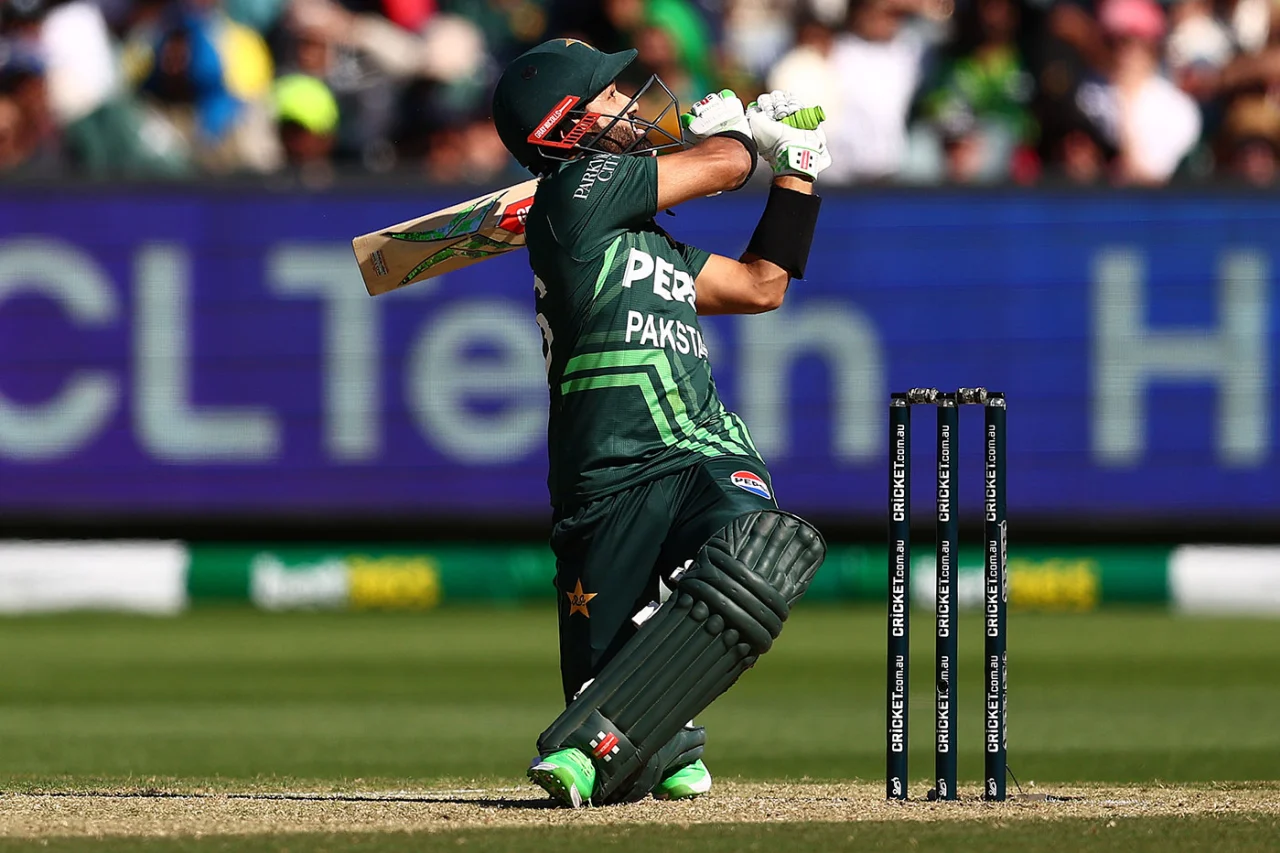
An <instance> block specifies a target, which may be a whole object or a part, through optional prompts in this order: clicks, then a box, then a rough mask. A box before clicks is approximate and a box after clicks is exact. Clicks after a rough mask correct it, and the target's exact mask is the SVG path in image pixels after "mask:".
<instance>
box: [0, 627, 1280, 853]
mask: <svg viewBox="0 0 1280 853" xmlns="http://www.w3.org/2000/svg"><path fill="white" fill-rule="evenodd" d="M929 616H930V614H928V613H923V612H922V613H919V614H918V615H917V617H916V622H915V625H916V634H915V637H914V640H915V642H914V648H913V661H912V664H913V667H914V669H913V674H914V676H915V677H914V678H913V681H914V685H913V687H914V689H913V691H912V700H913V708H914V711H913V714H912V717H911V725H912V731H913V736H912V747H913V749H912V753H911V770H912V776H913V779H915V780H916V785H915V787H916V788H918V789H919V790H918V791H915V790H913V793H921V794H922V793H923V791H924V789H925V787H927V776H928V774H929V773H930V771H931V768H932V751H931V750H932V745H931V733H932V718H931V712H932V689H931V672H932V636H931V634H930V630H931V620H930V618H929ZM979 632H980V625H979V623H978V620H977V617H976V616H967V617H965V618H964V619H963V620H962V622H961V635H960V644H961V668H960V670H959V673H958V676H957V684H958V690H959V703H960V730H959V733H958V743H959V745H960V756H959V760H960V773H961V779H962V786H961V787H962V791H963V790H965V789H966V788H968V789H969V792H970V793H976V790H977V780H978V777H979V775H980V773H981V760H982V759H981V752H980V746H981V732H980V723H981V693H982V688H981V676H982V672H981V664H980V653H981V636H980V633H979ZM884 646H885V639H884V616H883V613H882V611H881V610H880V609H848V608H837V607H822V606H812V607H808V608H806V607H804V606H803V605H801V607H800V608H799V609H798V611H797V613H796V614H795V616H794V617H793V619H792V621H791V622H790V623H789V624H788V629H787V631H786V632H785V633H784V635H783V637H782V639H781V640H780V641H779V643H778V645H777V647H776V648H775V650H774V651H773V652H771V653H770V654H769V655H767V656H766V657H764V658H763V659H762V660H761V662H760V663H759V664H758V665H757V667H756V668H755V670H753V671H752V672H751V673H749V674H748V675H747V676H745V677H744V678H743V680H742V681H741V682H740V683H739V684H738V685H737V686H736V687H735V688H734V689H733V690H732V691H731V692H730V693H729V694H728V695H726V696H725V697H723V698H722V699H721V700H720V701H719V702H718V703H717V704H716V705H715V706H714V707H713V708H712V709H710V710H709V711H708V712H707V713H706V714H705V715H704V716H703V717H702V718H700V722H703V723H705V724H706V725H707V727H708V735H709V745H708V754H707V760H708V764H709V765H710V766H711V768H712V770H713V772H714V773H716V774H717V776H718V777H721V778H738V779H742V780H818V781H821V780H830V781H841V780H864V781H875V780H879V779H881V778H882V776H883V772H884V734H883V729H884V722H883V721H884V709H883V704H884V681H885V670H884ZM1278 651H1280V620H1270V621H1268V620H1258V619H1235V620H1226V619H1206V618H1186V617H1183V618H1179V617H1174V616H1171V615H1168V614H1165V613H1163V612H1156V611H1106V612H1102V613H1097V614H1089V615H1079V614H1070V615H1068V614H1063V615H1033V614H1024V613H1013V614H1012V615H1011V617H1010V638H1009V696H1010V698H1009V727H1010V731H1009V755H1010V765H1011V768H1012V769H1013V771H1014V772H1015V773H1016V774H1017V776H1018V778H1019V780H1020V781H1021V783H1022V785H1023V787H1024V788H1030V787H1031V786H1032V785H1033V784H1034V786H1035V789H1036V790H1039V791H1045V790H1050V791H1051V790H1053V786H1054V785H1055V784H1059V785H1067V784H1070V783H1078V782H1089V783H1104V784H1117V785H1119V784H1122V783H1135V782H1145V783H1152V782H1155V783H1161V784H1166V785H1170V784H1187V785H1191V786H1203V785H1208V784H1210V783H1221V782H1249V781H1255V780H1273V779H1277V778H1280V770H1278V768H1280V725H1277V722H1278V721H1280V717H1277V713H1278V712H1277V709H1278V708H1280V679H1278V678H1277V677H1276V672H1277V669H1276V666H1277V664H1276V661H1277V652H1278ZM559 706H560V699H559V679H558V675H557V671H556V655H555V617H554V614H553V613H552V612H551V611H550V610H549V609H545V610H544V609H534V610H525V609H483V610H479V609H478V610H456V609H446V610H440V611H436V612H433V613H428V614H265V613H259V612H253V611H248V610H197V611H194V612H192V613H190V614H188V615H185V616H182V617H179V618H174V619H150V618H142V617H123V616H85V615H76V616H57V617H33V618H21V619H9V620H0V733H3V753H2V755H0V790H3V791H5V792H9V793H10V794H13V793H15V792H16V793H24V792H25V793H31V792H67V791H84V790H110V791H117V790H124V791H139V790H145V789H157V790H162V791H165V792H179V793H180V792H197V791H204V792H209V791H212V792H245V791H255V792H281V791H309V792H335V791H338V792H340V791H400V790H411V791H430V790H438V789H442V788H449V787H487V788H503V787H516V786H520V785H522V784H523V776H522V771H523V769H524V767H525V766H526V764H527V762H528V759H529V758H530V757H531V756H532V754H533V750H532V744H533V741H534V739H535V738H536V736H537V734H538V732H539V731H540V730H541V729H542V728H543V727H544V726H545V725H546V724H547V723H548V722H549V721H550V720H551V719H552V718H553V717H554V715H555V714H556V712H557V711H558V709H559ZM1011 790H1012V785H1011ZM2 810H3V805H2V803H0V815H2ZM1150 820H1151V821H1153V822H1152V823H1151V825H1150V826H1147V827H1143V828H1139V827H1138V824H1139V823H1142V822H1143V821H1142V820H1135V821H1134V822H1133V823H1132V824H1130V822H1128V821H1126V822H1125V824H1124V827H1122V828H1121V831H1120V832H1114V833H1111V834H1110V837H1112V838H1119V837H1120V836H1121V835H1123V834H1124V833H1125V832H1128V831H1129V830H1133V833H1134V837H1133V839H1131V842H1132V843H1129V842H1119V841H1117V844H1118V845H1119V846H1115V847H1106V846H1103V847H1093V846H1089V847H1087V848H1086V847H1079V848H1076V847H1072V846H1070V839H1071V838H1074V837H1076V836H1075V834H1074V833H1075V830H1074V829H1073V830H1070V831H1065V834H1062V835H1060V836H1058V837H1053V835H1050V834H1045V835H1044V837H1045V839H1046V840H1053V841H1055V844H1057V846H1055V847H1054V849H1126V850H1145V849H1152V850H1155V849H1161V850H1168V849H1174V848H1173V847H1171V846H1170V840H1171V839H1177V838H1194V837H1197V833H1199V832H1201V831H1204V832H1206V833H1209V835H1208V836H1206V837H1212V838H1215V839H1217V842H1218V843H1217V846H1216V847H1215V849H1242V850H1244V849H1267V848H1263V847H1257V848H1254V847H1250V846H1249V842H1250V839H1251V838H1252V837H1254V835H1256V834H1257V833H1260V832H1269V835H1267V836H1258V837H1260V838H1261V837H1268V838H1270V840H1271V842H1274V840H1275V838H1276V837H1278V836H1277V823H1276V821H1275V819H1274V818H1272V819H1270V822H1269V823H1268V822H1267V820H1262V821H1261V822H1259V821H1247V820H1241V821H1235V820H1214V819H1207V820H1206V819H1204V818H1196V817H1188V818H1175V817H1160V818H1154V817H1153V818H1151V819H1150ZM1170 821H1173V823H1170ZM1178 821H1182V824H1178V823H1177V822H1178ZM804 826H805V827H806V829H805V830H804V831H803V832H801V831H799V830H797V831H796V832H794V833H790V832H788V833H783V834H781V835H779V836H778V843H777V844H776V845H774V844H769V845H766V846H765V847H764V848H761V849H769V850H779V851H786V850H792V849H794V850H800V849H806V850H808V849H813V848H815V847H817V848H821V847H824V846H826V845H827V844H829V843H830V844H834V843H835V842H834V841H832V839H834V838H836V836H839V837H840V838H843V837H845V835H841V833H845V834H846V835H847V832H846V830H847V829H848V827H847V826H845V825H843V824H832V825H829V826H828V825H820V824H805V825H804ZM948 826H951V827H952V830H951V831H952V832H954V833H956V834H955V835H953V836H952V835H947V833H948V830H947V827H948ZM1037 826H1038V827H1039V832H1040V834H1044V833H1043V825H1035V826H1032V827H1031V828H1032V829H1035V828H1036V827H1037ZM824 827H827V828H824ZM1197 827H1202V828H1197ZM892 829H893V825H892V824H890V825H889V826H888V829H886V831H890V830H892ZM1079 829H1080V832H1079V833H1078V834H1079V835H1080V837H1081V838H1092V840H1093V841H1098V842H1100V841H1101V840H1100V839H1097V838H1093V837H1092V836H1090V835H1089V834H1088V832H1086V830H1087V829H1088V827H1087V826H1082V827H1079ZM915 830H916V831H918V832H919V833H921V835H920V839H921V841H922V842H923V841H925V840H927V839H930V838H936V840H937V842H938V843H939V844H943V845H944V846H949V847H951V848H952V849H969V847H968V846H967V845H968V842H967V841H965V838H967V837H968V836H967V833H970V832H974V831H976V830H975V827H974V826H971V825H968V824H963V823H958V824H954V825H952V824H945V823H940V824H928V825H923V826H916V827H915ZM542 831H543V832H547V833H558V832H570V833H572V832H574V831H575V830H573V829H572V828H570V829H564V828H548V827H544V828H543V830H542ZM577 831H578V832H580V833H582V835H581V839H583V840H585V839H587V838H588V834H589V833H590V832H595V831H597V830H595V829H591V830H588V829H587V828H582V829H580V830H577ZM699 831H706V832H707V833H708V841H707V844H704V845H701V846H700V849H708V850H719V849H744V848H738V847H734V846H733V845H732V838H734V837H736V835H735V833H736V832H738V831H742V832H745V833H746V834H745V835H743V836H742V843H743V845H744V846H745V845H747V844H749V843H753V842H754V841H758V840H760V838H763V836H761V835H759V832H760V830H758V829H753V828H751V827H745V829H743V828H741V827H740V828H739V829H725V828H722V827H703V828H702V830H699ZM1011 831H1013V830H1011ZM1023 831H1031V830H1030V829H1026V828H1022V829H1018V830H1017V832H1023ZM465 832H466V833H471V834H470V835H466V836H465V837H464V836H461V835H460V836H458V838H457V839H455V841H456V840H458V839H461V840H464V841H468V842H469V843H468V847H469V848H471V849H492V850H506V849H515V844H516V842H515V840H514V836H511V832H510V831H508V830H491V831H488V832H487V833H486V832H482V831H477V830H470V829H469V830H465ZM477 832H478V833H479V834H475V833H477ZM654 832H658V830H654ZM809 832H812V833H819V834H821V833H834V835H830V836H825V835H824V836H822V837H823V838H826V839H827V841H825V842H824V841H821V840H820V839H818V838H817V837H816V836H815V837H812V838H809V840H808V841H805V840H804V839H805V838H806V837H807V836H806V833H809ZM637 833H639V835H637ZM936 833H942V835H936ZM1054 835H1056V833H1055V834H1054ZM1104 835H1105V834H1104ZM56 836H57V833H56V832H54V831H52V830H51V832H50V838H47V839H45V840H47V841H49V842H50V846H48V847H47V848H46V847H42V848H41V849H50V850H54V849H81V847H80V846H78V845H81V844H85V843H90V842H84V841H81V840H77V839H59V838H56ZM509 836H511V837H509ZM642 836H643V830H641V829H638V828H636V827H632V828H630V829H628V830H627V833H626V837H627V838H631V839H632V840H633V841H634V846H627V845H628V844H631V843H632V842H625V839H623V841H618V842H617V843H618V844H620V845H621V846H616V847H615V846H614V842H612V841H611V842H609V843H607V844H606V843H600V844H596V845H595V847H601V846H603V847H605V848H606V849H619V850H628V849H646V847H645V844H648V843H654V844H656V843H659V841H660V839H659V838H657V837H656V836H655V837H652V838H649V839H648V840H647V841H646V840H645V839H644V838H643V837H642ZM433 837H435V838H436V839H437V840H440V837H439V836H433ZM621 837H622V836H619V838H621ZM1037 837H1038V836H1037ZM947 838H950V839H951V840H950V841H947ZM1142 838H1146V839H1149V840H1150V841H1151V843H1150V844H1149V845H1148V844H1146V842H1142V841H1141V840H1140V839H1142ZM406 839H407V840H406ZM486 839H487V840H486ZM636 839H639V840H636ZM1232 839H1235V841H1232ZM311 840H312V841H313V842H314V843H315V845H317V846H314V847H309V846H305V845H304V846H303V847H299V845H298V843H297V841H296V839H295V841H294V842H293V843H292V844H290V843H288V840H287V837H286V836H280V837H278V838H273V837H269V836H262V837H257V838H256V839H255V840H254V841H253V842H252V843H250V842H249V840H248V839H247V838H241V839H237V840H235V842H234V843H231V842H226V843H227V844H229V845H230V846H219V844H222V843H223V842H224V841H225V839H223V840H222V841H220V840H219V839H218V838H205V839H199V840H198V839H187V840H185V841H181V840H173V839H169V840H165V839H153V840H151V841H148V842H147V843H145V844H143V843H142V842H137V844H136V845H135V846H134V847H132V848H128V849H138V850H162V849H163V850H169V849H175V850H176V849H193V850H222V849H228V850H229V849H238V850H259V849H261V850H268V849H270V850H275V849H325V850H384V849H385V850H399V849H406V850H407V849H411V848H412V849H427V847H426V846H425V845H426V843H427V839H426V838H425V837H424V836H422V835H421V834H420V833H419V834H413V835H408V836H405V835H387V834H381V835H374V836H365V835H359V834H340V835H332V836H329V835H316V836H312V837H311ZM547 840H548V842H550V840H551V838H550V837H548V839H547ZM135 841H136V839H135ZM624 842H625V843H624ZM722 842H723V843H726V844H729V845H730V846H729V847H723V846H719V847H718V846H714V844H719V843H722ZM863 842H865V843H863ZM1059 842H1060V843H1059ZM1229 842H1230V843H1229ZM1237 842H1238V845H1237V846H1230V844H1231V843H1237ZM14 843H17V842H15V841H14V840H12V839H10V840H8V841H5V840H4V839H0V850H8V849H19V848H17V847H11V846H5V845H6V844H14ZM92 843H95V844H96V843H99V842H92ZM121 843H123V842H121ZM663 843H665V842H663ZM875 843H877V842H875V840H874V836H867V837H865V838H861V839H859V843H858V846H859V847H860V848H861V849H878V848H877V847H876V846H875ZM166 844H172V845H176V846H165V845H166ZM58 845H62V846H58ZM183 845H186V846H183ZM252 845H259V846H252ZM273 845H274V846H273ZM1063 845H1066V846H1063ZM1144 845H1145V846H1144ZM1223 845H1227V846H1223ZM836 846H839V845H838V844H837V845H836ZM978 846H981V845H978ZM1016 846H1017V847H1018V848H1019V849H1041V848H1039V847H1036V844H1035V843H1034V840H1033V839H1032V838H1031V837H1030V836H1029V837H1028V838H1027V839H1024V840H1023V841H1020V842H1018V844H1017V845H1016ZM1175 847H1176V845H1175ZM102 849H117V848H115V847H113V846H111V845H110V844H108V846H106V847H103V848H102ZM118 849H126V847H119V848H118ZM520 849H529V848H528V847H527V846H522V847H521V848H520ZM1010 849H1013V848H1010ZM1044 849H1048V847H1045V848H1044ZM1187 849H1191V848H1187ZM1270 849H1274V848H1270Z"/></svg>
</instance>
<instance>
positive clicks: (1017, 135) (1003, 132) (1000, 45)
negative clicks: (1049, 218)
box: [922, 0, 1037, 183]
mask: <svg viewBox="0 0 1280 853" xmlns="http://www.w3.org/2000/svg"><path fill="white" fill-rule="evenodd" d="M1017 30H1018V7H1017V6H1016V5H1015V3H1014V0H967V2H964V3H963V4H962V5H961V6H959V7H958V9H957V13H956V17H955V29H954V34H953V37H952V39H951V41H950V43H949V44H948V45H947V46H946V47H945V48H944V49H943V50H942V51H941V53H942V57H941V62H940V63H939V67H938V69H937V70H936V72H935V74H934V75H933V79H932V81H931V83H930V84H929V85H928V87H927V92H926V94H925V96H924V99H923V101H924V103H923V110H922V112H923V116H924V118H925V120H926V122H927V124H926V127H929V126H931V127H932V128H934V129H935V131H936V133H937V135H938V137H939V138H940V140H941V144H942V148H943V151H944V156H945V163H946V169H945V175H946V178H947V180H949V181H952V182H956V183H974V182H987V183H990V182H998V181H1007V180H1010V179H1015V180H1017V181H1018V182H1020V183H1028V182H1030V181H1032V180H1034V178H1035V176H1036V172H1037V165H1036V161H1035V155H1034V153H1033V151H1032V149H1031V148H1030V144H1031V143H1032V142H1034V140H1035V133H1036V127H1035V121H1034V120H1033V119H1032V117H1031V114H1030V111H1029V105H1030V101H1031V94H1032V79H1031V75H1030V74H1029V73H1028V72H1027V70H1026V66H1025V64H1024V63H1023V60H1022V56H1021V53H1020V51H1019V49H1018V45H1017V42H1016V40H1015V39H1016V35H1017Z"/></svg>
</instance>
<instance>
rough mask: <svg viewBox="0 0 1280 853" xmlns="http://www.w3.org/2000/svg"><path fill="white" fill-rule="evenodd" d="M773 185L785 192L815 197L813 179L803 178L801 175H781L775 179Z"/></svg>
mask: <svg viewBox="0 0 1280 853" xmlns="http://www.w3.org/2000/svg"><path fill="white" fill-rule="evenodd" d="M773 185H774V186H775V187H781V188H782V189H784V190H795V191H796V192H798V193H804V194H805V195H813V179H812V178H802V177H800V176H799V175H779V176H777V177H776V178H774V179H773Z"/></svg>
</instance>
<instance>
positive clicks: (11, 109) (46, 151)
mask: <svg viewBox="0 0 1280 853" xmlns="http://www.w3.org/2000/svg"><path fill="white" fill-rule="evenodd" d="M64 166H65V164H64V162H63V157H62V150H61V148H60V145H59V140H58V135H57V126H56V124H55V122H54V119H53V113H52V111H51V109H50V108H49V98H48V90H47V87H46V86H45V80H44V63H43V62H42V61H41V59H40V57H39V54H38V53H37V51H36V49H35V47H34V46H33V45H31V44H23V43H22V42H19V41H14V40H8V39H6V40H0V171H5V172H15V171H21V173H22V174H25V175H57V174H58V173H59V172H60V171H62V169H63V168H64Z"/></svg>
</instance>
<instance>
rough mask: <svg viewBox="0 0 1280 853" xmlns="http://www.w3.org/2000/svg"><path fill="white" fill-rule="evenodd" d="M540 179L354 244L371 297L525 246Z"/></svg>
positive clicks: (358, 239)
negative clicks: (525, 228) (526, 228)
mask: <svg viewBox="0 0 1280 853" xmlns="http://www.w3.org/2000/svg"><path fill="white" fill-rule="evenodd" d="M537 189H538V179H537V178H532V179H530V180H527V181H525V182H524V183H520V184H516V185H515V186H512V187H507V188H506V189H502V190H497V191H495V192H492V193H489V194H488V195H482V196H480V197H478V198H473V199H468V200H467V201H464V202H462V203H461V204H455V205H454V206H453V207H446V208H445V209H444V210H437V211H436V212H434V213H428V214H427V215H426V216H419V217H418V218H417V219H408V220H405V221H404V222H399V223H396V224H395V225H392V226H390V227H387V228H379V229H378V230H377V231H373V232H371V233H369V234H361V235H360V236H359V237H356V238H355V239H354V240H352V241H351V247H352V248H353V249H355V253H356V261H357V262H358V263H359V264H360V277H361V278H363V279H364V286H365V289H366V290H368V291H369V295H370V296H378V295H379V294H382V293H387V292H389V291H392V290H396V289H397V288H401V287H404V286H405V285H407V284H413V283H414V282H417V281H425V280H427V279H429V278H433V277H435V276H438V275H443V274H444V273H447V272H452V271H453V270H458V269H462V268H463V267H466V266H470V265H471V264H474V263H476V262H477V261H483V260H486V259H488V258H494V257H497V256H498V255H503V254H506V253H507V252H510V251H512V250H513V249H520V248H523V247H524V220H525V216H526V215H527V214H528V213H529V208H530V207H532V206H533V194H534V192H535V191H536V190H537Z"/></svg>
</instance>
